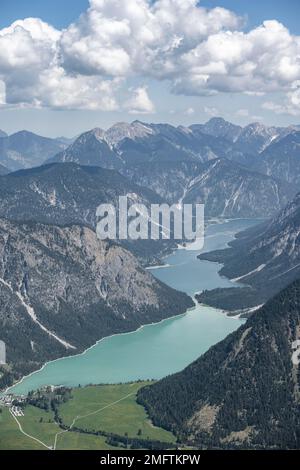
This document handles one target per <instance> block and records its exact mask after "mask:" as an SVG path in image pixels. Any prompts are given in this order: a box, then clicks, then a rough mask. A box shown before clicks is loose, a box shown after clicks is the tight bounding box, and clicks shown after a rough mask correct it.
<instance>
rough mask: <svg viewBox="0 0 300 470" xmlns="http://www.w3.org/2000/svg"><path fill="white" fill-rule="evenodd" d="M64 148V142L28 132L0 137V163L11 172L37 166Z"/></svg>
mask: <svg viewBox="0 0 300 470" xmlns="http://www.w3.org/2000/svg"><path fill="white" fill-rule="evenodd" d="M66 146H67V144H66V143H65V142H62V141H59V140H57V139H50V138H48V137H41V136H39V135H36V134H34V133H32V132H28V131H20V132H17V133H15V134H12V135H10V136H8V135H5V136H2V137H1V136H0V163H1V164H2V165H4V166H7V167H8V168H10V169H11V170H12V171H15V170H19V169H23V168H31V167H34V166H39V165H41V164H42V163H43V162H44V161H45V160H46V159H48V158H50V157H51V156H54V155H56V154H57V153H58V152H59V151H60V150H61V149H63V148H65V147H66Z"/></svg>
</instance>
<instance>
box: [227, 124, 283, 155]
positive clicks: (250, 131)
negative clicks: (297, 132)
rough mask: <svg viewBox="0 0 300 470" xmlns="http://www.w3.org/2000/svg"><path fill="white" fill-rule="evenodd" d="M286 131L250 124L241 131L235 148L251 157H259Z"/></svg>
mask: <svg viewBox="0 0 300 470" xmlns="http://www.w3.org/2000/svg"><path fill="white" fill-rule="evenodd" d="M283 131H284V129H282V128H277V127H267V126H264V125H263V124H260V123H257V122H255V123H253V124H249V125H248V126H246V127H244V128H243V130H242V131H241V133H240V135H239V137H238V139H237V140H236V144H235V148H238V149H240V150H242V151H243V152H246V153H248V154H250V155H257V154H259V153H261V152H263V151H264V150H265V148H267V147H268V146H269V145H270V144H271V143H272V142H273V141H274V140H275V139H277V138H278V137H280V135H281V133H282V132H283Z"/></svg>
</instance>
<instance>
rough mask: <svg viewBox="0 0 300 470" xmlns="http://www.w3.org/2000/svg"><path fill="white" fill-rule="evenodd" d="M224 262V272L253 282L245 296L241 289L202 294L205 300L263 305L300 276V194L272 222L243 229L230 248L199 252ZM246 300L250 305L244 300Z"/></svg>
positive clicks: (250, 283) (210, 302) (243, 281)
mask: <svg viewBox="0 0 300 470" xmlns="http://www.w3.org/2000/svg"><path fill="white" fill-rule="evenodd" d="M199 257H200V258H201V259H210V260H212V261H218V262H221V263H224V266H223V268H222V269H221V271H220V272H221V274H223V275H225V276H228V277H230V278H231V279H235V280H237V281H239V282H240V283H243V284H246V285H249V286H250V288H248V293H247V295H248V296H249V299H245V296H244V295H241V293H240V292H239V289H237V290H236V289H229V290H226V289H221V290H220V289H218V290H214V291H210V292H205V293H203V294H201V295H200V296H199V297H198V299H199V300H200V301H203V302H205V303H209V304H214V305H215V302H216V299H218V300H217V302H218V304H219V303H220V302H221V303H222V302H223V300H224V299H226V301H225V305H224V308H229V307H230V305H231V304H232V305H234V306H235V307H236V306H238V304H239V302H240V303H241V304H242V305H241V306H242V307H247V303H249V305H250V306H254V305H259V304H261V303H264V302H265V301H266V300H267V299H269V298H270V296H272V295H274V294H275V293H277V292H278V291H279V290H280V289H282V288H283V287H285V286H286V285H287V284H289V283H290V282H292V281H293V280H295V279H297V278H298V277H299V276H300V194H298V195H297V196H296V197H295V198H294V200H293V201H292V202H290V203H289V204H288V205H287V206H286V207H285V208H284V209H283V210H282V211H281V212H280V213H279V215H277V216H276V217H275V218H273V219H272V220H271V221H270V222H268V223H265V224H262V225H260V226H258V227H255V228H253V229H250V230H248V231H246V232H244V233H242V234H241V235H240V236H239V237H238V238H237V240H235V241H234V242H232V243H231V247H230V248H229V249H227V250H222V251H217V252H212V253H208V254H205V253H204V254H203V255H200V256H199ZM245 301H246V305H244V304H243V303H244V302H245Z"/></svg>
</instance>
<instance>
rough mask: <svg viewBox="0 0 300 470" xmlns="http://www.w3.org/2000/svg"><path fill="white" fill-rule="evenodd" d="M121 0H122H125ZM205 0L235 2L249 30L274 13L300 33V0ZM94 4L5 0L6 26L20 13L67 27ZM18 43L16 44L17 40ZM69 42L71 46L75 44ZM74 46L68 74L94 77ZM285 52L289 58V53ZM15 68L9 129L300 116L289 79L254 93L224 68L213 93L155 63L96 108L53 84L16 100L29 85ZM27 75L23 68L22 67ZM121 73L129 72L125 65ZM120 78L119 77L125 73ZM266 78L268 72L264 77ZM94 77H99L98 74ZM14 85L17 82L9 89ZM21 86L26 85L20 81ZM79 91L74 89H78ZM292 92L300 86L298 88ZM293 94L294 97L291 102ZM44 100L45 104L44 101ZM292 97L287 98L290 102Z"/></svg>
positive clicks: (6, 119) (47, 131)
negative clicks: (165, 74) (71, 99)
mask: <svg viewBox="0 0 300 470" xmlns="http://www.w3.org/2000/svg"><path fill="white" fill-rule="evenodd" d="M119 1H120V2H122V1H123V0H119ZM200 5H201V6H205V7H207V8H214V7H217V6H221V7H224V8H226V9H228V10H231V11H232V12H234V13H235V14H236V15H239V16H242V17H244V18H245V21H246V22H245V25H244V27H243V28H242V30H243V31H244V32H245V33H246V32H249V31H251V30H252V29H254V28H256V27H257V26H259V25H261V24H262V23H263V21H264V20H274V19H275V20H277V21H280V22H282V23H283V24H284V25H285V26H286V27H287V28H288V29H289V31H290V33H291V34H292V35H299V36H300V22H299V18H300V1H299V0H260V1H250V0H202V1H201V2H200ZM88 6H89V2H88V0H51V1H50V0H49V1H48V0H43V1H41V0H1V1H0V29H2V28H5V27H8V26H9V25H10V24H11V23H12V22H14V21H15V20H19V19H25V18H27V17H36V18H40V19H41V20H43V21H44V22H46V23H48V24H49V25H52V26H53V27H55V28H56V29H57V30H62V29H63V28H68V26H69V25H70V23H72V22H76V21H78V18H79V15H80V14H81V13H84V12H85V11H86V10H87V8H88ZM240 28H241V27H240ZM79 29H80V28H79ZM225 29H226V28H225ZM79 32H80V31H79ZM174 34H175V33H174ZM278 34H280V33H278ZM14 43H15V44H16V42H14ZM0 47H1V44H0ZM21 47H22V45H20V48H21ZM70 49H72V47H71V48H70ZM26 51H27V49H26ZM291 51H292V52H291V54H292V53H293V49H291ZM271 52H272V51H271ZM299 52H300V51H299ZM26 53H27V52H26ZM72 53H73V52H72V51H71V52H70V53H69V52H68V56H67V59H66V63H67V65H68V67H70V70H68V71H67V72H66V73H67V74H68V76H67V77H71V78H72V77H74V73H75V75H76V74H77V73H78V70H80V72H79V74H80V76H81V77H82V80H86V79H87V80H88V81H89V80H90V78H87V77H88V76H89V74H90V71H89V72H88V74H87V73H86V70H87V67H88V68H90V67H91V65H90V63H88V64H86V63H85V64H83V63H80V64H78V63H77V62H76V61H75V59H74V61H73V58H72ZM75 53H76V51H75ZM275 54H276V50H274V55H275ZM75 55H76V54H75ZM76 60H77V59H76ZM283 60H285V53H284V55H283ZM73 62H74V63H73ZM75 62H76V63H75ZM215 62H216V61H215ZM284 63H285V62H284ZM246 65H247V63H246V62H245V64H243V66H246ZM293 66H295V64H293ZM41 67H42V66H41ZM288 67H289V65H288ZM24 70H25V69H24ZM28 70H30V67H29V68H28V69H26V74H27V73H28ZM88 70H89V69H88ZM4 72H5V73H7V68H5V69H4ZM34 73H36V72H34ZM34 73H33V75H34ZM39 73H42V68H40V69H39ZM49 73H50V72H49ZM93 73H94V72H93ZM97 73H98V72H97ZM268 73H269V76H271V75H272V70H271V72H268ZM15 75H16V73H15V72H14V71H13V73H12V74H11V75H9V76H8V77H7V78H6V76H5V77H4V82H5V83H6V93H7V96H8V90H9V92H10V94H11V102H10V103H16V104H15V105H14V104H13V105H12V104H9V106H2V107H1V106H0V129H1V128H2V129H3V130H5V131H7V132H9V133H11V132H14V131H16V130H19V129H23V128H27V129H30V130H32V131H35V132H38V133H40V134H44V135H51V136H55V135H63V134H64V135H68V136H72V135H75V134H78V133H79V132H81V131H83V130H86V129H89V128H91V127H96V126H100V127H104V128H106V127H108V126H109V125H111V124H112V123H114V122H115V121H120V120H125V121H130V120H133V119H141V120H145V121H155V122H158V121H161V122H162V121H168V122H170V123H173V124H185V125H187V124H190V123H192V122H203V121H206V120H208V119H209V118H210V117H211V116H214V115H222V116H223V117H224V118H226V119H228V120H232V121H233V122H237V123H240V124H242V125H246V124H247V123H248V122H250V121H253V120H262V121H263V122H266V123H267V124H272V125H273V124H274V125H289V124H292V123H299V121H300V112H299V116H298V112H297V106H298V104H297V103H298V95H296V94H295V93H294V92H292V91H290V90H289V89H288V87H287V86H286V85H284V88H283V89H282V90H280V89H279V87H278V86H277V85H276V86H273V84H271V85H270V86H268V87H267V92H265V91H264V93H255V92H254V91H255V87H254V91H253V90H252V91H251V96H249V94H245V93H244V92H241V93H239V92H238V90H236V85H235V88H234V87H233V86H232V84H231V83H230V84H227V83H226V84H225V85H224V86H223V84H222V83H220V81H218V80H219V78H218V76H217V78H216V77H213V81H214V80H217V82H218V83H217V91H218V92H217V93H215V91H214V90H213V92H212V93H211V90H209V92H208V93H206V92H204V93H202V92H201V93H198V92H196V93H195V94H193V91H191V90H193V85H191V84H188V85H187V84H186V83H184V84H183V85H182V84H179V85H178V83H177V82H178V80H176V76H175V77H173V78H172V80H171V81H170V80H169V79H168V78H167V79H161V77H159V78H157V76H153V74H152V73H151V67H150V71H147V72H146V73H144V71H143V73H142V74H141V73H138V74H136V73H132V72H130V73H129V74H128V75H127V76H126V80H125V81H124V83H123V84H122V86H120V90H119V91H118V99H122V100H123V105H122V106H119V107H117V106H115V107H113V106H110V105H109V106H107V105H106V104H105V105H103V103H102V101H101V103H100V105H99V106H98V107H97V106H95V109H86V107H85V105H82V104H80V106H77V105H75V106H73V105H71V106H69V109H68V107H65V108H64V106H62V105H61V104H59V105H58V106H57V105H56V104H54V105H53V102H54V103H56V100H55V99H54V98H53V96H52V95H53V94H52V95H51V93H50V92H47V93H49V96H50V95H51V96H50V98H49V97H48V96H47V99H45V97H44V96H42V98H40V96H38V97H37V98H35V101H34V102H35V103H36V102H37V101H38V102H40V103H41V106H38V107H37V106H36V105H35V106H31V105H27V104H26V106H24V105H23V104H21V105H18V104H17V103H18V102H19V101H20V99H19V95H21V94H22V89H21V87H23V86H25V85H24V80H21V79H20V80H18V81H17V82H16V84H14V85H13V86H12V85H11V83H12V78H11V77H13V79H15ZM20 75H21V76H22V70H21V72H20ZM23 75H24V74H23ZM110 75H111V72H110V71H109V72H108V73H107V74H106V75H105V76H104V78H103V75H102V74H101V75H98V77H99V80H100V81H101V80H102V81H103V79H105V80H106V79H107V78H111V77H110ZM121 75H122V77H123V73H122V74H121ZM26 76H27V75H26ZM115 78H116V79H118V77H115ZM225 78H226V77H225ZM268 78H269V77H267V79H268ZM297 78H298V77H297ZM0 80H1V51H0ZM26 80H27V79H26ZM122 80H123V78H122ZM180 80H181V77H179V82H180ZM184 80H185V79H183V82H184ZM242 80H243V78H241V82H242ZM264 80H266V78H265V77H264ZM299 80H300V76H299ZM279 82H280V83H281V82H282V79H280V80H279ZM26 83H27V82H26ZM32 83H33V85H32V89H34V88H35V87H36V85H35V82H34V81H33V82H32ZM91 83H92V85H91ZM93 83H94V82H88V87H91V88H93V86H94V85H93ZM95 83H97V82H96V81H95ZM101 83H102V82H101ZM114 83H115V82H112V86H111V88H110V92H109V93H112V91H113V89H114V87H116V88H117V87H119V85H118V84H116V85H114ZM116 83H117V82H116ZM295 83H296V80H294V78H293V80H291V82H290V84H289V85H290V86H291V90H293V89H294V88H295V85H294V84H295ZM289 85H288V86H289ZM83 86H84V88H87V86H86V83H84V84H83ZM101 86H102V85H101ZM101 86H100V88H99V90H100V91H98V92H97V93H98V97H99V94H101V93H103V94H104V93H106V92H105V91H102V88H101ZM9 87H11V88H10V89H9ZM18 87H19V89H17V88H18ZM75 87H76V86H75ZM28 88H29V87H28ZM223 88H224V89H223ZM182 90H183V91H182ZM231 90H232V91H231ZM245 91H246V89H245ZM43 93H44V91H43ZM70 93H71V92H70ZM72 93H74V92H73V91H72ZM89 93H90V92H89ZM130 93H131V95H132V97H131V98H130V97H129V96H130ZM291 93H294V94H293V95H291ZM210 95H211V96H210ZM16 96H18V98H16ZM87 96H88V97H89V96H93V94H92V93H90V94H88V95H87ZM87 99H88V98H87ZM113 99H114V96H112V100H113ZM51 100H52V101H51ZM147 100H148V101H147ZM287 100H289V103H288V102H287ZM29 102H30V99H29V100H28V103H29ZM44 102H45V103H46V104H44ZM285 102H286V104H284V103H285ZM0 103H1V83H0ZM26 103H27V101H26ZM48 103H50V104H48ZM85 103H86V102H85ZM141 103H143V105H144V109H143V111H141V112H140V113H139V110H140V109H142V107H141ZM295 103H296V104H295ZM299 107H300V104H299ZM78 108H80V109H78ZM134 108H136V109H134ZM147 110H148V111H147Z"/></svg>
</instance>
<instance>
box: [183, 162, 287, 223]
mask: <svg viewBox="0 0 300 470" xmlns="http://www.w3.org/2000/svg"><path fill="white" fill-rule="evenodd" d="M294 194H295V192H294V191H293V190H292V189H291V188H290V187H289V186H288V185H285V184H284V183H281V182H279V181H276V180H274V179H273V178H268V177H264V176H263V175H261V174H259V173H256V172H251V171H249V170H247V169H246V168H244V167H242V166H239V165H236V164H234V163H232V162H230V161H228V160H214V161H212V162H209V163H206V164H205V165H203V167H202V169H201V173H200V174H199V176H197V177H195V178H194V179H193V180H192V181H191V182H190V184H189V186H188V188H187V191H186V194H185V196H184V198H183V202H184V203H201V202H202V203H204V204H205V208H206V213H207V214H209V215H211V216H223V217H269V216H270V215H272V214H274V213H275V212H277V211H278V210H280V209H281V208H282V207H283V206H284V205H285V204H286V203H287V201H288V200H289V198H290V197H291V196H293V195H294Z"/></svg>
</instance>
